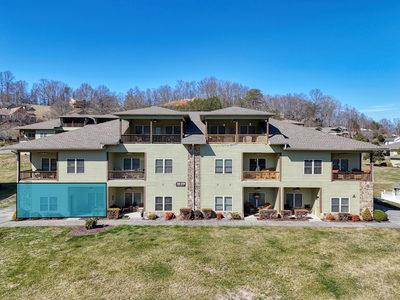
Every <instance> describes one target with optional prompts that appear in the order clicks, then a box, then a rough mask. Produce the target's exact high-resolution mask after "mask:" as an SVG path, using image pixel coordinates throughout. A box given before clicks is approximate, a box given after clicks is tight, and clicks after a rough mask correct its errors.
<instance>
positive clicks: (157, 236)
mask: <svg viewBox="0 0 400 300" xmlns="http://www.w3.org/2000/svg"><path fill="white" fill-rule="evenodd" d="M0 253H1V256H0V257H1V258H0V262H1V265H2V267H1V268H0V298H2V299H9V298H30V299H32V298H50V299H54V298H63V299H65V298H90V299H95V298H102V299H106V298H141V299H154V298H165V299H171V298H195V299H204V298H221V297H227V298H235V297H236V299H238V298H252V297H255V298H265V297H271V298H284V299H295V298H296V299H297V298H298V299H305V298H313V299H318V298H346V299H349V298H358V299H363V298H367V299H372V298H384V299H396V298H397V299H398V298H399V297H400V286H399V284H398V283H399V281H400V256H399V253H400V231H398V230H390V229H379V230H378V229H301V228H256V227H252V228H247V227H241V228H228V227H218V228H215V227H194V228H191V227H161V226H160V227H134V226H118V227H114V228H111V229H108V230H106V231H104V232H102V233H98V234H96V235H93V236H82V237H73V236H71V235H70V234H69V229H68V228H13V229H11V228H9V229H5V228H2V229H0Z"/></svg>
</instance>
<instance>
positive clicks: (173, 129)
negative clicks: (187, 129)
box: [165, 125, 181, 134]
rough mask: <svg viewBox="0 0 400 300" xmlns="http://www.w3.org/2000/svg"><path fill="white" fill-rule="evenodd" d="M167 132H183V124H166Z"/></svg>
mask: <svg viewBox="0 0 400 300" xmlns="http://www.w3.org/2000/svg"><path fill="white" fill-rule="evenodd" d="M165 133H166V134H181V126H177V125H174V126H166V127H165Z"/></svg>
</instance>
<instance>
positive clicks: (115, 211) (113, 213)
mask: <svg viewBox="0 0 400 300" xmlns="http://www.w3.org/2000/svg"><path fill="white" fill-rule="evenodd" d="M120 213H121V209H120V208H118V207H115V208H109V209H107V219H118V218H119V216H120Z"/></svg>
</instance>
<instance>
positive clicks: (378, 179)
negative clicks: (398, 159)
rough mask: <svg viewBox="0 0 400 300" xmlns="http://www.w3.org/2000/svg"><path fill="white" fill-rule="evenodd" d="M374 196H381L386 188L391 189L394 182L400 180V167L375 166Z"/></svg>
mask: <svg viewBox="0 0 400 300" xmlns="http://www.w3.org/2000/svg"><path fill="white" fill-rule="evenodd" d="M374 173H375V182H374V197H380V196H381V192H383V191H384V190H386V191H391V190H392V189H393V184H395V183H397V182H400V169H399V168H392V167H374Z"/></svg>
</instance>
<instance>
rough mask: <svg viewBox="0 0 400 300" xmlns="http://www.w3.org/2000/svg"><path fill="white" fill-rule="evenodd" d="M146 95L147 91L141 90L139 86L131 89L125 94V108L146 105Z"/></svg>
mask: <svg viewBox="0 0 400 300" xmlns="http://www.w3.org/2000/svg"><path fill="white" fill-rule="evenodd" d="M145 101H146V95H145V92H144V91H142V90H140V89H139V88H138V87H134V88H133V89H129V90H128V92H127V93H126V95H125V100H124V109H127V110H128V109H134V108H140V107H144V106H146V104H145Z"/></svg>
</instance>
